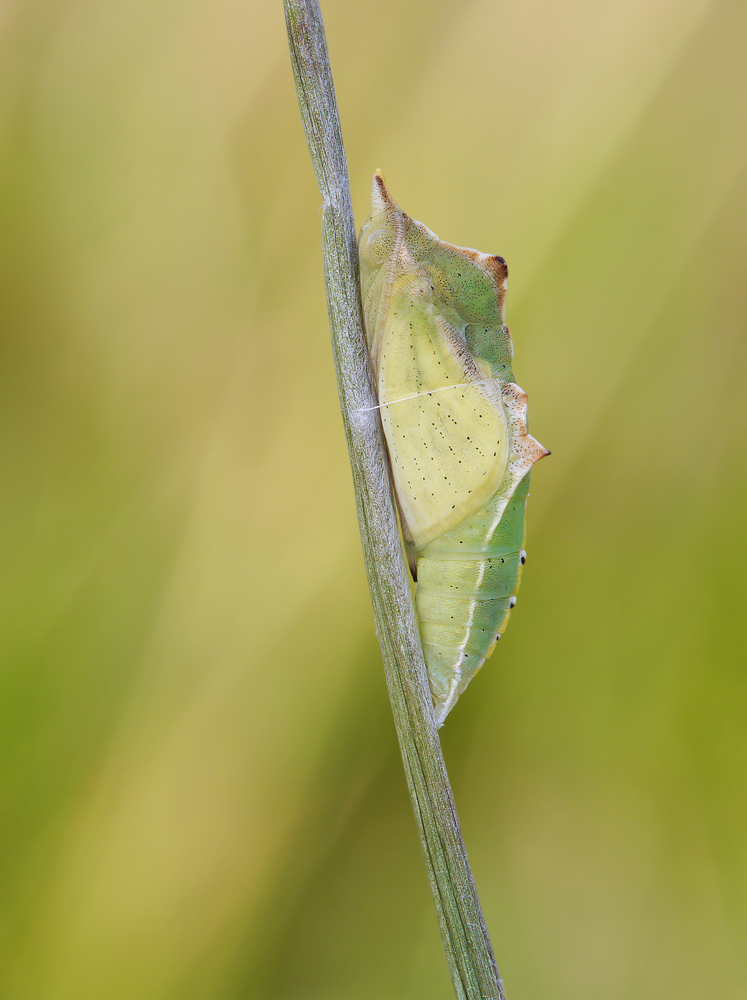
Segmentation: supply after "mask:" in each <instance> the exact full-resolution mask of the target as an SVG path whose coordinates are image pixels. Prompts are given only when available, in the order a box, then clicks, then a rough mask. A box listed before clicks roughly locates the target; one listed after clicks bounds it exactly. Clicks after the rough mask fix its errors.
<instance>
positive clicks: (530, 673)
mask: <svg viewBox="0 0 747 1000" xmlns="http://www.w3.org/2000/svg"><path fill="white" fill-rule="evenodd" d="M323 10H324V14H325V20H326V25H327V33H328V39H329V46H330V52H331V58H332V62H333V70H334V73H335V79H336V85H337V90H338V100H339V103H340V109H341V115H342V121H343V128H344V133H345V138H346V144H347V153H348V160H349V166H350V174H351V185H352V190H353V199H354V204H355V209H356V214H357V221H358V224H359V225H360V223H361V222H362V221H363V219H364V218H365V215H366V212H367V202H368V195H369V186H370V179H371V174H372V172H373V170H374V168H376V167H381V168H383V169H384V170H385V173H386V176H387V181H388V183H389V185H390V188H391V190H392V193H393V195H394V197H395V198H396V199H397V200H398V201H399V203H400V204H401V205H402V206H403V207H404V208H405V209H406V210H407V211H408V212H410V214H412V215H413V216H414V217H415V218H418V219H420V220H422V221H423V222H425V223H426V224H427V225H428V226H429V227H430V228H432V229H433V230H435V232H437V233H438V234H439V235H440V236H441V237H442V238H444V239H447V240H449V241H451V242H455V243H458V244H462V245H467V246H475V247H478V248H480V249H481V250H484V251H490V252H496V253H500V254H502V255H503V256H504V257H505V258H506V259H507V260H508V264H509V269H510V275H511V276H510V279H509V296H508V302H507V320H508V322H509V324H510V326H511V330H512V334H513V337H514V343H515V347H516V358H515V371H516V375H517V380H518V381H519V384H520V385H521V386H522V387H523V388H524V389H525V390H526V391H527V392H528V394H529V399H530V415H531V422H532V430H533V432H534V434H535V435H536V436H537V437H538V438H539V440H540V441H542V443H543V444H545V445H546V446H547V447H549V448H550V449H551V450H552V458H550V459H548V460H547V461H545V462H542V463H541V465H539V466H538V467H537V468H536V470H535V473H534V476H533V485H532V498H531V500H530V503H529V519H528V540H527V549H528V552H529V561H528V565H527V568H526V572H525V574H524V580H523V583H522V588H521V593H520V598H519V605H518V608H517V610H516V611H515V612H514V615H513V616H512V620H511V626H510V628H509V630H508V633H507V635H506V637H505V639H504V641H503V642H501V644H500V649H499V650H498V652H497V653H496V655H495V656H494V657H493V659H492V660H491V661H490V662H489V664H488V665H487V666H486V668H485V669H484V670H483V672H482V673H481V674H480V676H479V678H478V679H476V680H475V681H474V682H473V684H472V685H471V687H470V688H469V690H468V692H467V693H466V694H465V695H464V696H463V697H462V699H461V701H460V703H459V705H458V708H457V710H455V711H454V713H453V714H452V716H451V717H450V718H449V720H448V723H447V725H446V727H445V729H444V730H443V739H442V741H443V745H444V752H445V755H446V760H447V765H448V767H449V770H450V774H451V778H452V783H453V786H454V792H455V796H456V800H457V804H458V807H459V810H460V817H461V820H462V825H463V829H464V833H465V838H466V841H467V844H468V848H469V852H470V858H471V861H472V864H473V867H474V872H475V877H476V880H477V883H478V886H479V889H480V892H481V898H482V902H483V907H484V910H485V913H486V918H487V922H488V926H489V928H490V931H491V933H492V937H493V942H494V946H495V950H496V954H497V957H498V962H499V966H500V969H501V972H502V975H503V977H504V980H505V983H506V988H507V995H508V997H509V998H510V1000H522V998H527V1000H529V998H532V1000H541V998H547V1000H550V998H552V1000H562V998H568V1000H586V998H589V1000H592V998H594V1000H596V998H599V997H604V998H606V1000H615V998H620V1000H622V998H623V997H624V998H629V997H631V996H633V997H636V998H637V1000H669V998H671V997H675V996H676V997H678V998H679V1000H695V998H696V997H697V998H701V997H703V996H706V997H718V998H720V1000H744V998H745V997H747V853H746V845H747V777H746V774H747V731H746V730H747V727H746V723H747V679H746V665H747V641H746V639H745V632H746V629H747V526H746V523H747V459H746V458H745V453H746V451H747V440H746V439H747V394H746V393H745V380H746V376H747V358H746V357H745V353H746V349H747V347H746V344H747V342H746V339H745V325H746V321H745V317H746V316H747V280H746V279H745V262H746V258H747V253H746V251H747V245H746V244H747V226H746V222H747V184H746V183H745V181H746V179H747V175H746V169H747V129H745V100H746V97H747V59H745V43H746V42H747V6H745V4H743V3H741V2H739V0H630V2H629V3H625V4H620V3H618V2H613V0H604V2H601V3H588V2H586V0H566V2H565V3H563V4H557V3H550V2H548V0H525V2H521V3H518V2H514V3H509V2H507V0H500V2H495V0H483V2H480V0H474V2H466V3H461V4H453V3H443V2H437V3H434V2H432V0H427V2H426V0H406V2H402V0H398V2H394V0H383V2H382V3H378V4H376V5H375V7H370V6H363V5H359V4H350V3H346V2H343V0H327V2H325V3H324V6H323ZM0 37H1V38H2V41H1V42H0V119H1V121H2V152H1V153H0V177H1V180H2V184H1V187H2V206H3V208H2V223H1V225H2V236H3V240H2V245H3V252H2V261H1V266H0V286H1V287H0V291H1V292H2V309H3V319H2V331H1V332H2V341H3V361H2V368H1V371H0V409H1V412H2V420H1V423H0V441H1V442H2V482H1V485H0V491H1V496H2V507H3V511H2V517H1V519H0V535H1V537H2V556H1V557H0V558H1V560H2V561H1V564H0V579H1V583H0V585H1V588H2V595H1V612H0V613H1V621H2V670H1V671H0V678H1V696H0V704H1V706H2V720H1V722H0V742H1V744H2V768H3V776H2V782H1V786H0V790H1V799H2V820H1V823H0V837H1V846H0V865H1V866H2V887H1V891H0V906H1V908H2V913H1V916H0V969H1V971H0V995H2V996H3V997H7V998H8V1000H99V998H100V1000H286V998H287V1000H290V998H294V1000H322V998H324V1000H343V998H344V1000H369V998H370V1000H374V998H376V1000H380V998H388V1000H389V998H390V1000H410V998H412V1000H414V998H423V997H429V998H448V997H450V996H451V995H452V994H451V986H450V983H449V980H448V975H447V971H446V965H445V961H444V959H443V955H442V952H441V944H440V940H439V937H438V931H437V927H436V921H435V916H434V913H433V907H432V903H431V899H430V894H429V890H428V885H427V881H426V876H425V873H424V869H423V866H422V862H421V858H420V849H419V845H418V841H417V838H416V833H415V827H414V823H413V820H412V816H411V812H410V804H409V801H408V798H407V794H406V789H405V782H404V778H403V775H402V773H401V766H400V761H399V757H398V751H397V747H396V740H395V734H394V730H393V725H392V722H391V718H390V714H389V707H388V701H387V695H386V688H385V683H384V677H383V672H382V668H381V663H380V657H379V651H378V647H377V643H376V639H375V637H374V632H373V625H372V615H371V610H370V605H369V599H368V594H367V590H366V584H365V578H364V572H363V566H362V557H361V549H360V543H359V539H358V536H357V526H356V521H355V515H354V505H353V496H352V488H351V482H350V474H349V468H348V465H347V454H346V448H345V443H344V438H343V433H342V425H341V421H340V416H339V412H338V408H337V399H336V388H335V381H334V374H333V367H332V362H331V356H330V347H329V334H328V328H327V318H326V308H325V300H324V292H323V283H322V265H321V253H320V197H319V194H318V192H317V190H316V186H315V181H314V177H313V172H312V168H311V163H310V160H309V157H308V154H307V150H306V146H305V142H304V138H303V133H302V129H301V123H300V118H299V114H298V109H297V105H296V99H295V93H294V89H293V84H292V76H291V70H290V66H289V61H288V55H287V46H286V40H285V33H284V22H283V15H282V8H281V4H280V0H277V2H274V3H269V2H263V3H257V2H250V3H248V4H247V3H244V2H236V0H225V2H222V3H218V4H216V3H208V2H206V0H192V2H186V0H164V2H163V3H158V4H152V3H145V2H143V0H132V2H129V3H127V4H114V3H101V2H96V0H37V2H36V3H33V4H32V3H28V2H23V0H17V2H13V0H8V2H7V3H6V4H5V5H4V7H3V10H2V12H1V13H0Z"/></svg>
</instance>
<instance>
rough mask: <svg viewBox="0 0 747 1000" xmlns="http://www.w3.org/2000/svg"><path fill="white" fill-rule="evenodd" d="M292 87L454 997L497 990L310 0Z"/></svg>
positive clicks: (376, 582)
mask: <svg viewBox="0 0 747 1000" xmlns="http://www.w3.org/2000/svg"><path fill="white" fill-rule="evenodd" d="M284 6H285V17H286V26H287V29H288V42H289V46H290V55H291V63H292V66H293V75H294V77H295V82H296V93H297V95H298V103H299V107H300V110H301V118H302V120H303V125H304V130H305V133H306V139H307V142H308V144H309V150H310V152H311V159H312V161H313V163H314V169H315V171H316V177H317V182H318V184H319V190H320V192H321V194H322V197H323V199H324V208H323V213H322V248H323V253H324V274H325V282H326V290H327V308H328V311H329V320H330V327H331V331H332V347H333V353H334V360H335V368H336V371H337V387H338V392H339V395H340V405H341V408H342V418H343V422H344V425H345V433H346V436H347V442H348V448H349V451H350V463H351V466H352V471H353V483H354V488H355V499H356V506H357V510H358V523H359V526H360V532H361V540H362V542H363V553H364V558H365V563H366V572H367V574H368V584H369V588H370V591H371V601H372V603H373V608H374V616H375V620H376V631H377V634H378V636H379V642H380V643H381V650H382V654H383V659H384V668H385V672H386V678H387V685H388V687H389V697H390V699H391V703H392V712H393V715H394V723H395V726H396V729H397V737H398V739H399V745H400V750H401V752H402V760H403V763H404V768H405V775H406V778H407V784H408V788H409V790H410V796H411V799H412V804H413V808H414V812H415V819H416V822H417V825H418V832H419V835H420V841H421V845H422V848H423V856H424V858H425V864H426V869H427V871H428V877H429V880H430V884H431V891H432V893H433V899H434V902H435V905H436V913H437V916H438V922H439V926H440V929H441V936H442V938H443V943H444V950H445V952H446V958H447V961H448V964H449V970H450V972H451V978H452V982H453V984H454V990H455V992H456V995H457V997H459V998H460V1000H462V998H465V1000H504V997H503V989H502V985H501V980H500V977H499V975H498V970H497V968H496V964H495V958H494V956H493V949H492V946H491V944H490V938H489V937H488V932H487V929H486V927H485V921H484V918H483V915H482V910H481V908H480V901H479V899H478V896H477V890H476V889H475V884H474V880H473V878H472V872H471V870H470V867H469V862H468V860H467V852H466V850H465V847H464V842H463V840H462V835H461V831H460V829H459V821H458V819H457V813H456V808H455V806H454V799H453V796H452V794H451V787H450V785H449V779H448V775H447V774H446V767H445V765H444V760H443V755H442V753H441V744H440V742H439V739H438V732H437V730H436V725H435V720H434V714H433V705H432V699H431V694H430V689H429V686H428V680H427V676H426V670H425V663H424V661H423V650H422V647H421V644H420V635H419V631H418V626H417V622H416V620H415V613H414V610H413V605H412V599H411V595H410V587H409V582H408V578H407V569H406V566H405V560H404V556H403V552H402V546H401V544H400V538H399V530H398V526H397V516H396V512H395V508H394V501H393V497H392V488H391V482H390V478H389V467H388V463H387V459H386V452H385V448H384V440H383V435H382V430H381V422H380V419H379V412H378V409H377V400H376V394H375V391H374V387H373V381H372V377H371V372H370V368H369V363H368V356H367V351H366V341H365V337H364V333H363V323H362V316H361V304H360V291H359V278H358V251H357V246H356V234H355V221H354V218H353V209H352V204H351V199H350V185H349V182H348V171H347V163H346V160H345V150H344V147H343V143H342V133H341V130H340V120H339V114H338V111H337V100H336V98H335V91H334V85H333V83H332V71H331V69H330V65H329V56H328V53H327V43H326V39H325V35H324V25H323V22H322V15H321V11H320V10H319V5H318V3H317V0H284Z"/></svg>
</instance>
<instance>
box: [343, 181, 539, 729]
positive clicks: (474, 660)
mask: <svg viewBox="0 0 747 1000" xmlns="http://www.w3.org/2000/svg"><path fill="white" fill-rule="evenodd" d="M359 249H360V269H361V291H362V297H363V313H364V319H365V326H366V339H367V341H368V349H369V354H370V357H371V364H372V367H373V372H374V379H375V382H376V388H377V392H378V397H379V406H380V408H381V420H382V423H383V426H384V433H385V435H386V442H387V448H388V450H389V458H390V462H391V466H392V474H393V478H394V486H395V492H396V495H397V502H398V505H399V512H400V520H401V524H402V533H403V535H404V538H405V544H406V547H407V554H408V560H409V563H410V568H411V570H412V574H413V577H414V578H415V580H416V581H417V582H416V587H415V610H416V613H417V617H418V623H419V626H420V634H421V638H422V640H423V651H424V653H425V662H426V666H427V668H428V677H429V680H430V686H431V691H432V694H433V698H434V702H435V712H436V721H437V724H438V725H439V726H440V725H442V723H443V721H444V719H445V718H446V716H447V715H448V713H449V712H450V711H451V709H452V708H453V707H454V704H455V703H456V700H457V698H458V697H459V695H460V694H461V693H462V691H464V689H465V688H466V686H467V684H469V682H470V680H471V679H472V678H473V677H474V675H475V674H476V673H477V671H478V670H479V669H480V667H481V666H482V664H483V663H484V661H485V659H486V658H487V657H488V656H489V655H490V653H491V652H492V651H493V648H494V646H495V644H496V641H497V640H498V639H499V638H500V636H501V633H502V632H503V630H504V628H505V627H506V622H507V620H508V616H509V613H510V611H511V608H513V606H514V604H515V603H516V596H515V595H516V591H517V588H518V586H519V579H520V577H521V567H522V565H523V563H524V560H525V558H526V554H525V552H524V551H523V544H524V521H525V509H526V498H527V491H528V489H529V470H530V469H531V467H532V465H533V464H534V463H535V462H536V461H538V459H540V458H542V457H543V456H544V455H547V454H549V453H548V452H547V451H546V450H545V449H544V448H543V447H542V446H541V445H540V444H539V443H538V442H537V441H535V439H534V438H533V437H531V436H530V435H529V433H528V431H527V425H526V412H527V397H526V395H525V393H524V392H522V390H521V389H520V388H519V387H518V386H517V385H515V384H514V382H513V373H512V371H511V358H512V356H513V348H512V345H511V338H510V336H509V332H508V327H506V325H505V324H504V322H503V302H504V298H505V294H506V277H507V275H508V269H507V267H506V262H505V261H504V260H503V258H502V257H496V256H490V255H488V254H483V253H479V252H478V251H477V250H467V249H464V248H462V247H456V246H452V245H451V244H450V243H443V242H442V241H441V240H439V239H438V238H437V237H436V236H435V235H434V234H433V233H432V232H431V231H430V230H429V229H426V227H425V226H423V225H422V224H421V223H419V222H415V221H414V220H413V219H411V218H410V217H409V216H408V215H406V214H405V213H404V212H403V211H402V210H401V209H400V208H399V207H398V206H397V205H396V204H395V203H394V201H393V200H392V198H391V197H390V195H389V192H388V191H387V189H386V185H385V184H384V178H383V176H382V175H381V174H380V173H379V172H378V171H377V173H376V174H375V175H374V181H373V191H372V194H371V213H370V215H369V217H368V219H367V220H366V222H365V224H364V226H363V229H362V230H361V235H360V241H359Z"/></svg>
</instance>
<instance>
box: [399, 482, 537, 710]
mask: <svg viewBox="0 0 747 1000" xmlns="http://www.w3.org/2000/svg"><path fill="white" fill-rule="evenodd" d="M528 490H529V475H528V474H527V475H526V476H525V477H524V479H522V481H521V482H520V483H519V485H518V486H517V488H516V490H515V492H514V494H513V496H512V497H511V499H510V500H509V502H508V505H507V506H506V508H505V510H504V511H503V514H502V516H500V520H498V523H497V526H496V524H495V522H496V520H497V517H498V511H499V509H500V506H501V498H500V494H499V495H497V496H495V497H493V499H492V500H490V501H488V503H486V504H485V506H484V507H481V508H480V510H478V511H477V512H476V513H475V514H473V515H472V516H471V517H468V518H467V519H466V520H464V521H463V522H462V523H461V524H459V525H458V526H457V527H455V528H452V529H451V531H447V532H446V533H445V534H443V535H441V536H440V537H439V538H436V539H434V541H432V542H430V543H429V544H428V545H426V546H425V547H424V548H423V549H422V550H421V551H420V552H419V553H418V557H417V585H416V587H415V609H416V612H417V617H418V623H419V625H420V636H421V639H422V642H423V653H424V655H425V663H426V667H427V668H428V678H429V680H430V685H431V691H432V693H433V697H434V700H435V702H436V707H435V711H436V720H437V723H438V725H441V723H442V722H443V720H444V719H445V718H446V715H447V714H448V712H449V711H450V709H451V708H452V707H453V705H454V704H455V702H456V700H457V698H458V697H459V695H460V694H461V693H462V691H464V689H465V688H466V687H467V684H469V682H470V680H471V679H472V678H473V677H474V676H475V674H476V673H477V671H478V670H479V669H480V667H481V666H482V665H483V663H484V662H485V659H486V658H487V657H488V656H489V655H490V654H491V653H492V651H493V648H494V646H495V644H496V642H497V641H498V639H499V638H500V636H501V634H502V632H503V630H504V629H505V627H506V623H507V621H508V616H509V614H510V613H511V609H512V608H513V606H514V604H515V603H516V591H517V590H518V587H519V580H520V579H521V567H522V565H523V563H524V560H525V558H526V554H525V553H524V551H523V545H524V524H525V519H526V500H527V493H528Z"/></svg>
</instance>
